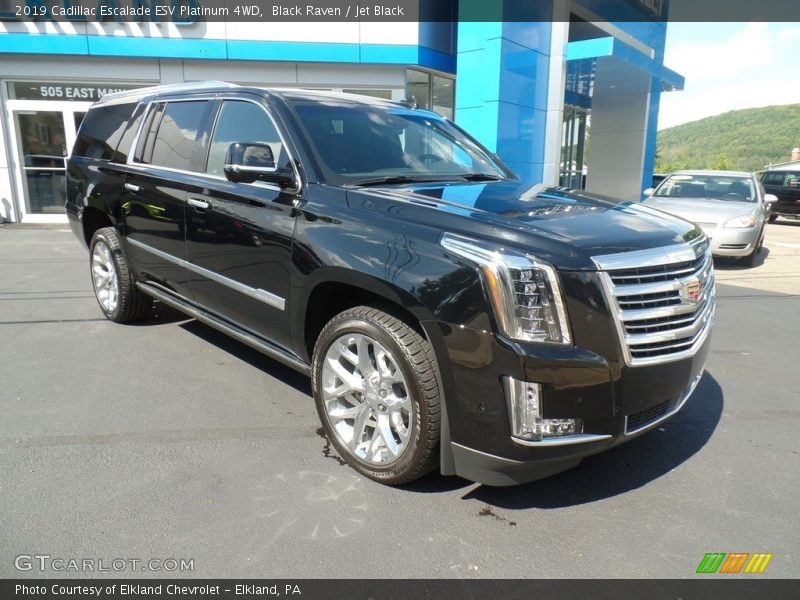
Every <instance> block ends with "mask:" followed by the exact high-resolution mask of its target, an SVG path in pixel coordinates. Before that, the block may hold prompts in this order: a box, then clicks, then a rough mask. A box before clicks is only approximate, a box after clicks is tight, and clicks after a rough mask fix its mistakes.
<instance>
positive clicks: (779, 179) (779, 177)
mask: <svg viewBox="0 0 800 600" xmlns="http://www.w3.org/2000/svg"><path fill="white" fill-rule="evenodd" d="M784 177H786V173H778V172H776V171H774V172H772V173H764V177H762V179H761V181H762V182H764V184H765V185H783V179H784Z"/></svg>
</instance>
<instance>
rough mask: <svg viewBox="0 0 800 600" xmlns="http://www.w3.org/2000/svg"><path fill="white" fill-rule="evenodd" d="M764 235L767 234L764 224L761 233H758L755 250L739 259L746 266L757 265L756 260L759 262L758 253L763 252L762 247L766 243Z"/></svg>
mask: <svg viewBox="0 0 800 600" xmlns="http://www.w3.org/2000/svg"><path fill="white" fill-rule="evenodd" d="M764 236H765V231H764V227H763V226H762V227H761V233H760V234H759V235H758V241H757V242H756V245H755V248H753V251H752V252H751V253H750V254H748V255H747V256H743V257H742V258H740V259H739V260H740V261H741V262H742V263H743V264H744V265H745V266H748V267H755V266H756V262H758V253H759V252H761V247H762V246H763V245H764Z"/></svg>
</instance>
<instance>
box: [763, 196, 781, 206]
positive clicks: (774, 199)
mask: <svg viewBox="0 0 800 600" xmlns="http://www.w3.org/2000/svg"><path fill="white" fill-rule="evenodd" d="M777 201H778V197H777V196H776V195H775V194H764V204H775V203H776V202H777Z"/></svg>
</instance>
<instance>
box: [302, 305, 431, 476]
mask: <svg viewBox="0 0 800 600" xmlns="http://www.w3.org/2000/svg"><path fill="white" fill-rule="evenodd" d="M389 310H391V309H389V308H387V309H386V310H384V309H383V308H382V307H378V306H358V307H355V308H351V309H349V310H346V311H344V312H342V313H340V314H338V315H337V316H335V317H334V318H333V319H331V320H330V321H329V322H328V324H327V325H325V327H324V328H323V330H322V332H321V333H320V336H319V339H318V340H317V343H316V345H315V347H314V356H313V358H312V365H311V367H312V371H311V382H312V389H313V392H314V400H315V401H316V405H317V412H318V413H319V416H320V420H321V421H322V424H323V427H324V429H325V433H326V435H327V437H328V439H329V440H330V441H331V443H332V444H333V446H334V447H335V448H336V451H337V452H338V453H339V455H340V456H341V457H342V458H343V459H344V460H346V461H347V463H348V464H349V465H350V466H351V467H353V468H354V469H355V470H357V471H358V472H360V473H362V474H363V475H366V476H367V477H369V478H370V479H373V480H375V481H378V482H381V483H385V484H389V485H399V484H403V483H409V482H411V481H414V480H415V479H418V478H419V477H422V476H423V475H425V474H427V473H429V472H430V471H431V470H433V469H434V468H435V467H436V465H437V463H438V456H439V452H438V447H439V431H440V430H439V428H440V402H441V400H440V386H439V381H438V378H437V375H436V369H435V366H434V358H433V353H432V351H431V348H430V345H429V344H428V342H427V341H426V340H425V339H424V338H423V337H422V336H421V335H420V334H419V333H417V332H416V331H415V330H414V329H413V328H411V327H410V326H409V324H408V323H406V322H405V321H403V320H402V319H399V318H397V317H395V316H394V315H392V314H390V312H387V311H389Z"/></svg>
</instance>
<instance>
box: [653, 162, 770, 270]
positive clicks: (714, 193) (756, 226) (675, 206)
mask: <svg viewBox="0 0 800 600" xmlns="http://www.w3.org/2000/svg"><path fill="white" fill-rule="evenodd" d="M645 194H647V198H645V199H644V200H642V203H643V204H645V205H646V206H650V207H652V208H656V209H658V210H661V211H664V212H667V213H670V214H672V215H675V216H677V217H682V218H684V219H686V220H687V221H692V222H693V223H696V224H697V225H699V226H700V227H701V228H702V229H703V231H705V233H706V235H708V237H709V238H710V240H711V252H712V254H714V255H715V256H734V257H739V258H740V259H741V260H742V261H743V262H745V263H746V264H747V265H750V266H752V265H753V264H755V261H756V256H757V255H758V252H759V251H760V250H761V246H762V245H763V244H764V229H765V227H764V225H765V223H766V221H767V217H768V216H769V207H770V204H771V203H773V202H775V201H776V200H777V198H775V196H772V195H771V194H766V193H765V192H764V188H763V187H762V186H761V183H760V182H759V181H758V180H757V179H756V178H755V177H754V176H753V174H752V173H745V172H741V171H677V172H675V173H672V174H671V175H670V176H669V177H667V178H666V179H665V180H664V181H662V182H661V184H660V185H659V186H658V187H657V188H656V189H649V190H646V191H645Z"/></svg>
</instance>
